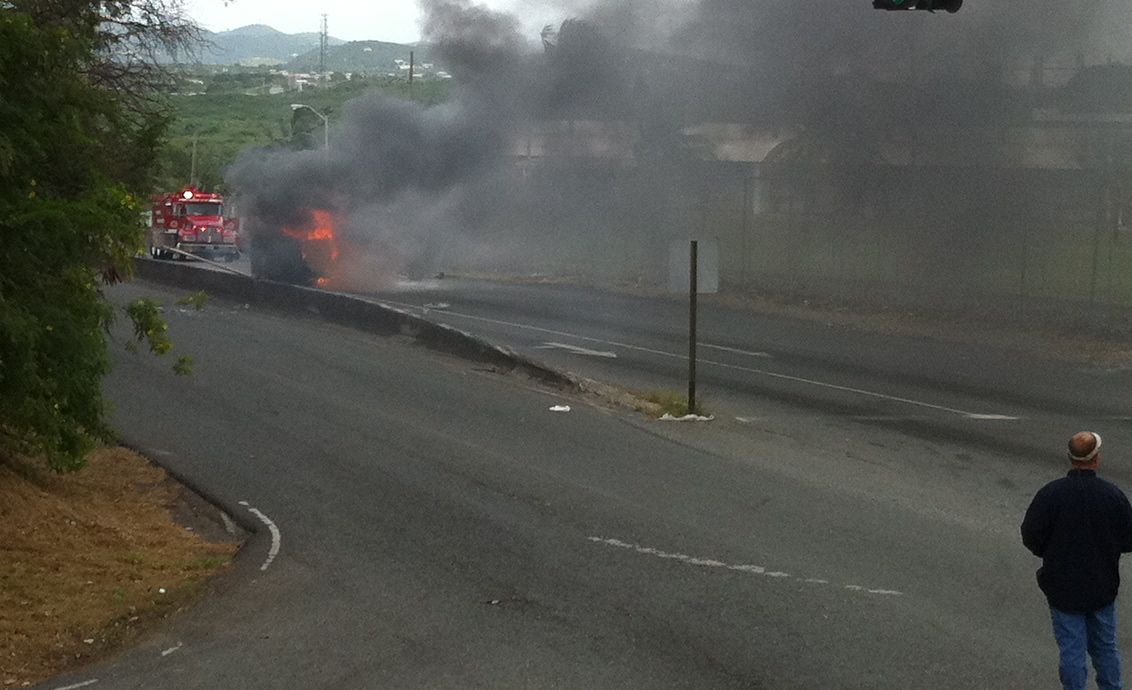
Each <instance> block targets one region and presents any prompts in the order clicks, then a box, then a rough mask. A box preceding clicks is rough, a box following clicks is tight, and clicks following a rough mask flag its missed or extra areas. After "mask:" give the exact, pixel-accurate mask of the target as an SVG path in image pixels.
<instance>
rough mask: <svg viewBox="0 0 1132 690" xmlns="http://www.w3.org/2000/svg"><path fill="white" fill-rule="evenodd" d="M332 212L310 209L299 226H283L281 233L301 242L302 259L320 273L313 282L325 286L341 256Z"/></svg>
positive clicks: (328, 282) (329, 280)
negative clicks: (308, 216) (302, 223)
mask: <svg viewBox="0 0 1132 690" xmlns="http://www.w3.org/2000/svg"><path fill="white" fill-rule="evenodd" d="M335 225H336V223H335V218H334V214H333V213H331V212H330V211H327V210H324V209H312V210H311V211H310V218H309V220H308V221H307V223H305V224H304V225H303V226H302V227H301V228H283V234H284V235H286V236H288V237H293V238H295V239H297V240H299V241H300V242H301V243H302V254H303V260H304V261H306V262H307V265H308V266H310V268H311V270H313V271H314V272H315V273H318V274H320V275H319V278H317V279H316V280H315V283H316V284H317V285H318V286H319V287H326V286H327V285H329V284H330V283H331V280H332V276H333V275H334V273H335V268H336V266H337V263H338V257H339V256H341V250H340V246H339V245H340V240H339V238H338V232H337V231H336V230H335Z"/></svg>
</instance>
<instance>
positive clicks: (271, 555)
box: [240, 501, 283, 570]
mask: <svg viewBox="0 0 1132 690" xmlns="http://www.w3.org/2000/svg"><path fill="white" fill-rule="evenodd" d="M240 505H242V506H244V507H245V508H247V509H248V512H249V513H251V514H252V515H255V516H256V517H257V518H259V520H260V522H262V523H263V524H265V525H267V529H268V530H270V531H271V548H270V549H269V550H268V551H267V560H266V561H264V562H263V565H261V566H260V567H259V569H260V570H267V569H268V567H270V566H271V562H272V561H274V560H275V557H276V556H278V555H279V546H280V544H282V543H283V535H282V534H280V533H279V528H278V527H277V526H276V525H275V523H274V522H272V521H271V518H269V517H267V516H266V515H264V514H263V513H261V512H260V511H259V510H257V509H256V508H253V507H252V506H251V505H250V504H249V503H248V502H247V501H240Z"/></svg>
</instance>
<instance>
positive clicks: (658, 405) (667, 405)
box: [635, 390, 709, 418]
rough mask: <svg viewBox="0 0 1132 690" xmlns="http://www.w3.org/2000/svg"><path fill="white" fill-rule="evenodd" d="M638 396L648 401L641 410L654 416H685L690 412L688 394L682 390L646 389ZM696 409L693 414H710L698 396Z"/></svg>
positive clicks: (637, 394)
mask: <svg viewBox="0 0 1132 690" xmlns="http://www.w3.org/2000/svg"><path fill="white" fill-rule="evenodd" d="M635 395H636V396H637V397H638V398H640V399H641V400H643V401H645V402H646V403H648V405H647V406H640V408H639V409H640V410H641V411H642V412H645V413H647V414H649V415H651V416H653V417H658V418H659V417H663V416H664V415H666V414H670V415H672V416H673V417H683V416H684V415H686V414H689V412H688V396H687V395H686V394H684V393H683V392H681V391H675V390H656V391H644V392H640V393H636V394H635ZM696 398H697V401H696V409H695V410H692V412H691V414H698V415H704V416H708V414H709V413H708V412H706V411H705V410H704V406H703V404H702V402H701V401H700V400H699V399H698V398H699V396H696Z"/></svg>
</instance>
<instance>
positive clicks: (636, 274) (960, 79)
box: [229, 0, 1132, 292]
mask: <svg viewBox="0 0 1132 690" xmlns="http://www.w3.org/2000/svg"><path fill="white" fill-rule="evenodd" d="M421 6H422V8H423V10H424V13H425V20H424V23H423V31H424V38H425V41H426V42H428V43H431V44H434V45H435V46H436V51H437V53H438V55H439V56H440V57H439V58H438V59H437V62H438V63H440V64H441V65H443V66H444V68H445V69H447V70H448V71H450V72H451V73H452V74H453V75H454V76H455V78H456V79H455V81H456V83H458V86H457V87H456V88H455V89H454V93H453V94H452V97H451V98H450V99H449V100H448V101H447V102H446V103H444V104H442V105H437V106H432V107H424V106H422V105H419V104H417V103H412V102H406V101H399V100H395V99H391V98H388V97H383V96H369V97H365V98H361V99H358V100H356V101H353V102H351V103H350V104H349V105H348V106H347V107H346V108H345V109H344V112H343V113H342V116H341V118H340V119H339V121H337V122H336V123H335V127H334V129H333V130H332V137H331V139H332V141H331V150H330V152H329V156H328V157H326V156H323V152H321V151H300V152H271V153H268V152H263V151H249V152H246V154H245V155H244V156H243V157H242V158H241V160H240V161H238V163H237V164H236V165H235V166H233V168H232V170H231V171H230V174H229V182H230V184H231V186H232V188H233V189H234V190H235V191H236V193H237V194H238V195H239V196H240V198H241V200H242V208H243V209H244V210H245V212H246V214H247V216H248V220H247V222H246V226H247V227H248V229H249V231H250V234H251V235H252V242H253V255H255V254H258V255H259V261H258V265H259V267H260V273H261V274H262V275H266V276H268V277H277V278H282V279H285V280H299V281H301V280H305V279H307V278H309V276H304V275H303V274H302V272H301V271H300V272H297V273H296V272H295V271H293V270H291V268H293V266H292V265H291V263H288V262H292V263H293V261H292V260H293V258H294V256H293V254H294V251H295V250H294V248H293V247H290V246H288V245H287V243H285V242H283V243H280V242H279V241H277V240H278V235H279V232H280V229H281V228H286V227H295V226H297V225H302V224H304V223H307V222H309V213H310V210H311V209H326V210H329V211H332V212H333V213H334V214H335V216H336V217H337V218H338V219H339V230H340V232H341V233H342V236H343V239H344V241H345V242H346V243H347V246H348V247H350V251H356V252H361V253H365V254H366V255H368V256H369V257H370V258H369V259H367V260H366V261H356V262H355V266H360V267H361V268H355V269H354V270H353V271H351V273H352V275H351V277H350V279H349V280H346V281H343V282H346V283H349V284H350V286H353V287H373V286H380V284H381V282H382V280H387V279H388V277H389V275H390V274H395V273H399V272H404V271H408V272H409V273H411V274H414V275H422V274H424V273H427V272H431V271H434V270H442V269H443V270H450V269H451V268H466V269H491V270H502V271H518V272H529V271H548V272H558V273H581V272H586V273H590V274H594V275H596V276H598V277H603V278H606V279H611V278H612V279H617V280H634V281H643V282H651V283H663V282H664V278H663V275H660V272H661V271H663V267H664V266H665V265H666V259H665V256H664V252H665V251H667V249H666V248H667V245H668V242H669V240H670V239H671V238H674V237H687V236H690V235H696V234H700V235H704V234H707V235H712V236H718V237H719V238H720V239H721V242H723V243H724V245H726V244H728V243H729V242H730V243H731V244H732V245H733V246H732V247H730V249H728V248H727V247H726V246H725V247H724V249H725V253H727V254H728V255H732V254H734V256H736V257H738V258H735V259H732V263H730V264H725V265H724V266H723V267H722V269H723V270H724V277H725V282H730V283H732V284H736V285H743V284H745V285H749V286H755V287H758V286H759V285H763V284H768V283H773V282H775V281H776V280H777V279H776V275H777V273H776V270H779V271H780V270H782V269H781V267H783V266H787V265H789V266H791V271H792V272H794V273H800V274H802V275H810V273H808V272H810V271H811V270H812V275H813V276H814V280H812V281H802V282H798V280H799V279H796V278H795V279H792V280H793V281H794V282H793V283H792V285H793V286H794V288H796V289H798V290H801V291H813V290H818V289H820V288H821V286H822V285H823V284H824V283H822V281H827V282H828V281H832V283H845V282H847V281H849V282H854V281H855V282H860V283H869V282H870V281H873V282H875V281H876V280H878V279H879V278H878V275H877V272H878V271H877V269H878V268H880V267H883V268H884V269H885V271H886V273H887V272H888V269H889V268H890V266H889V265H888V264H890V263H892V262H897V263H900V264H902V265H905V266H908V267H910V268H909V269H908V271H907V272H906V273H907V275H906V276H904V277H903V278H902V277H901V276H902V275H904V272H901V271H896V272H895V273H896V276H897V277H896V278H892V279H890V281H899V280H904V279H907V280H912V279H923V280H929V279H931V278H932V276H935V278H936V279H938V280H940V281H945V282H946V281H954V280H955V279H956V278H957V277H959V276H965V275H966V276H969V275H970V272H969V270H968V269H967V268H964V266H965V263H966V259H962V258H960V259H956V258H954V257H952V256H951V255H950V254H948V253H947V252H948V247H954V246H955V245H956V244H958V245H961V246H965V247H966V248H967V249H968V250H974V251H986V250H988V246H989V245H987V244H986V242H984V240H983V239H982V237H983V236H984V235H991V234H1001V233H1000V231H1003V232H1006V233H1007V235H1008V236H1009V237H1011V238H1015V239H1018V241H1021V239H1019V238H1018V237H1015V236H1016V235H1017V234H1018V233H1019V232H1021V230H1020V228H1022V226H1024V225H1026V224H1030V225H1032V221H1033V218H1032V217H1033V216H1034V215H1035V213H1034V211H1033V208H1031V207H1030V205H1029V203H1030V202H1029V201H1028V199H1030V197H1031V196H1032V193H1031V192H1026V191H1025V190H1029V189H1030V188H1035V189H1037V188H1039V187H1040V188H1041V190H1043V191H1041V192H1040V193H1041V194H1046V193H1047V191H1045V190H1046V188H1045V187H1041V185H1047V184H1048V185H1053V186H1055V187H1057V188H1058V189H1059V190H1061V189H1070V190H1076V189H1077V187H1078V186H1079V185H1078V186H1074V185H1073V184H1071V183H1067V182H1065V181H1064V180H1062V179H1061V178H1057V179H1056V180H1052V178H1049V179H1047V178H1048V177H1049V176H1046V177H1045V178H1043V180H1041V181H1039V182H1040V184H1039V185H1038V187H1035V184H1036V183H1034V182H1033V181H1031V180H1029V179H1028V178H1026V177H1025V176H1021V177H1018V176H1014V177H1017V185H1018V186H1019V189H1021V190H1023V192H1024V193H1023V192H1020V193H1023V197H1022V198H1019V197H1018V196H1017V194H1014V193H1011V194H1009V197H1010V201H1009V202H1008V203H1005V202H1003V198H1004V195H1003V193H1001V192H1002V191H1003V190H1000V193H995V194H981V193H978V190H977V189H976V191H975V193H972V190H971V188H970V181H971V180H973V179H977V180H981V181H983V182H980V184H983V183H985V184H990V185H994V184H995V183H994V180H995V179H997V178H996V176H995V174H993V173H988V172H986V171H987V170H994V169H999V168H1009V169H1012V170H1014V169H1020V168H1021V169H1024V168H1033V167H1037V168H1042V169H1074V170H1082V169H1087V168H1089V167H1090V166H1091V165H1092V162H1091V160H1092V159H1091V158H1090V156H1092V154H1090V153H1089V151H1090V150H1092V149H1090V148H1089V146H1090V144H1088V142H1089V141H1090V139H1089V136H1091V135H1088V134H1087V133H1086V134H1080V133H1077V132H1075V131H1073V132H1068V133H1066V132H1062V130H1060V129H1058V130H1056V131H1054V130H1053V129H1051V128H1050V127H1048V126H1045V125H1043V126H1042V127H1032V126H1031V124H1032V123H1033V120H1034V117H1035V116H1034V115H1033V113H1035V112H1038V111H1043V110H1049V109H1056V108H1060V109H1061V110H1069V111H1071V110H1074V108H1075V107H1076V106H1077V105H1078V104H1076V103H1066V102H1064V100H1062V101H1058V100H1057V99H1056V98H1055V94H1058V93H1062V94H1063V93H1067V92H1068V91H1066V90H1065V89H1062V87H1063V86H1064V85H1065V84H1066V83H1067V82H1070V81H1071V79H1072V78H1073V77H1074V75H1076V74H1078V73H1079V72H1080V70H1081V68H1082V67H1087V66H1089V65H1097V64H1103V63H1107V62H1112V61H1124V60H1128V59H1129V55H1128V54H1127V51H1128V46H1129V44H1130V43H1132V42H1130V41H1129V40H1128V37H1129V32H1128V31H1127V30H1124V31H1123V32H1122V31H1121V30H1120V29H1119V28H1114V27H1127V26H1129V25H1130V22H1132V9H1130V8H1129V6H1128V4H1127V3H1124V4H1121V3H1108V4H1101V3H1083V4H1082V3H1065V2H1060V1H1054V0H995V2H993V3H992V2H988V1H986V0H984V1H981V2H980V1H979V0H968V2H967V3H966V5H965V6H964V7H963V9H962V10H961V11H960V12H959V13H958V14H955V15H949V14H943V13H940V14H930V13H927V12H881V11H876V10H873V9H872V8H871V3H870V2H869V1H868V0H856V1H852V2H851V1H846V0H836V1H834V0H830V1H829V2H823V3H798V2H783V1H772V0H700V1H699V2H692V1H682V0H661V1H658V2H652V3H641V2H593V3H589V2H581V1H575V2H557V3H554V2H549V1H542V2H538V3H535V4H533V5H531V6H530V7H528V8H527V10H526V12H528V13H530V12H534V11H537V12H539V13H542V14H545V15H546V17H547V19H546V23H547V25H548V30H547V31H544V34H543V36H541V37H539V36H526V35H523V33H522V29H521V27H522V26H523V24H524V22H529V17H526V16H525V17H523V20H524V21H523V22H521V21H520V19H519V18H518V17H516V16H513V15H510V14H507V13H503V12H498V11H493V10H491V9H488V8H485V7H483V6H481V5H477V4H475V3H472V2H468V1H467V0H448V1H445V0H422V2H421ZM1121 51H1124V52H1121ZM1121 136H1126V135H1123V134H1122V135H1121ZM1059 137H1060V138H1059ZM1078 139H1080V141H1078ZM1063 140H1064V141H1063ZM1121 141H1123V140H1121ZM1081 142H1084V143H1081ZM1114 142H1115V143H1114ZM1119 143H1120V142H1119V141H1115V140H1112V141H1109V144H1112V145H1118V144H1119ZM1092 146H1093V147H1094V148H1095V142H1094V144H1092ZM1064 151H1072V152H1073V156H1075V158H1074V160H1073V161H1071V162H1069V163H1066V162H1065V160H1066V159H1067V156H1068V154H1066V153H1064ZM1093 157H1095V156H1093ZM957 166H958V167H974V168H978V169H979V170H982V171H984V172H982V173H975V174H973V176H972V175H959V176H954V175H935V176H934V177H933V176H932V174H931V171H930V169H933V168H937V167H942V168H947V169H949V170H950V169H952V168H955V167H957ZM1007 177H1010V176H1007ZM1011 179H1013V177H1012V178H1011ZM945 180H954V181H948V182H946V183H945V182H944V181H945ZM1050 180H1052V181H1050ZM870 181H883V182H884V183H885V184H888V183H891V187H889V188H888V189H896V190H901V189H905V188H907V187H908V186H910V185H918V186H917V187H914V188H915V189H918V190H919V191H917V192H914V193H912V195H911V197H908V198H907V199H906V200H905V201H901V200H899V199H893V198H888V197H885V196H878V195H877V194H876V193H875V191H873V190H872V187H873V186H874V185H872V184H871V183H870ZM933 187H939V189H934V190H933V189H931V188H933ZM1004 189H1005V188H1004ZM925 190H930V193H929V192H928V191H925ZM1015 191H1017V190H1015ZM1074 193H1076V192H1074ZM917 195H918V196H917ZM892 196H906V197H907V196H908V195H892ZM1067 203H1070V204H1077V205H1079V206H1082V207H1086V206H1089V205H1090V204H1093V203H1094V202H1093V201H1092V200H1091V199H1084V198H1081V199H1078V198H1076V197H1075V198H1073V199H1071V200H1069V201H1067ZM1004 204H1005V205H1004ZM1003 208H1007V209H1008V213H1007V212H1004V211H1003V210H1002V209H1003ZM1004 214H1005V215H1004ZM1079 220H1080V219H1078V221H1079ZM1090 222H1091V221H1090ZM1079 224H1080V223H1079ZM909 228H911V229H910V230H909ZM1027 232H1029V230H1027ZM1050 232H1053V229H1052V228H1051V229H1050ZM851 233H852V237H850V234H851ZM870 233H871V234H870ZM940 233H943V235H942V236H943V237H945V238H947V237H957V238H958V239H959V241H958V242H949V241H947V240H944V241H942V242H941V241H940V240H939V237H940ZM956 233H958V235H956ZM862 237H865V238H867V241H869V242H872V243H877V244H887V245H888V249H885V250H884V251H881V250H878V251H880V252H881V254H884V252H885V251H887V252H889V253H888V254H884V255H883V256H878V257H874V258H872V259H868V258H866V257H864V256H863V255H861V256H859V257H858V259H859V261H858V263H854V262H853V261H849V262H848V263H846V264H845V266H848V268H846V267H845V266H842V267H839V268H837V269H836V270H833V269H832V268H831V267H830V266H829V265H827V264H829V257H828V256H826V257H825V258H824V259H823V258H822V257H823V256H825V255H826V254H829V255H830V256H832V255H834V254H837V253H838V252H840V251H844V252H845V253H846V254H847V255H850V256H856V255H859V254H860V250H859V247H854V246H852V245H854V244H857V245H859V244H860V243H861V241H862ZM1019 237H1020V236H1019ZM752 238H754V240H752ZM921 240H922V242H921ZM752 241H757V242H759V243H760V244H761V251H762V252H763V253H770V254H771V256H772V258H771V259H769V260H768V261H766V262H765V263H760V261H762V259H759V258H758V257H755V256H754V255H753V252H752V249H751V247H750V246H749V245H750V243H751V242H752ZM740 245H741V246H740ZM842 245H844V246H842ZM999 249H1001V250H1002V251H1004V252H1007V253H1011V252H1014V251H1015V250H1014V249H1011V248H1010V247H1005V246H1004V247H1001V248H999ZM996 251H997V250H996ZM774 252H777V253H774ZM813 252H817V253H816V254H815V253H813ZM823 252H824V254H823ZM1011 256H1013V254H1011ZM1011 260H1014V259H1011ZM1031 260H1032V257H1030V258H1027V257H1023V258H1022V259H1020V261H1021V262H1022V263H1021V264H1020V265H1019V267H1018V270H1019V271H1020V272H1021V274H1022V281H1023V282H1022V289H1026V284H1025V281H1026V280H1027V278H1026V275H1027V264H1026V262H1027V261H1031ZM870 262H871V263H870ZM843 263H845V262H843ZM776 266H777V267H779V268H777V269H776ZM925 266H926V267H929V269H930V270H928V272H927V274H925V273H924V269H923V267H925ZM289 267H290V268H289ZM371 270H372V271H374V272H381V273H382V274H383V277H382V278H378V277H370V278H365V276H366V274H367V271H371ZM925 275H926V276H927V277H926V278H924V276H925ZM1033 275H1034V273H1033V271H1030V279H1031V280H1032V279H1033ZM987 280H989V281H990V282H991V283H994V282H995V281H996V280H1000V279H999V278H994V277H993V276H992V277H991V278H988V279H987ZM1012 280H1014V278H1013V277H1011V278H1006V279H1001V281H1005V283H1004V285H1006V284H1007V283H1010V281H1012ZM832 283H831V284H832ZM929 283H930V280H929ZM893 284H894V285H895V284H896V283H893ZM927 287H929V288H930V287H931V286H930V285H927ZM983 287H987V286H983ZM1015 288H1017V286H1014V287H1010V286H1009V285H1006V287H1003V285H998V284H997V283H995V284H994V285H990V286H989V287H987V289H990V290H992V291H994V290H999V291H1001V290H1007V291H1010V290H1013V289H1015ZM959 292H962V291H961V290H960V291H959Z"/></svg>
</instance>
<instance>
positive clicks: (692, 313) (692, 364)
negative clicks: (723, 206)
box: [688, 240, 700, 414]
mask: <svg viewBox="0 0 1132 690" xmlns="http://www.w3.org/2000/svg"><path fill="white" fill-rule="evenodd" d="M690 254H691V263H690V264H689V266H688V269H689V270H688V273H689V279H688V414H695V413H696V293H697V291H698V288H699V275H698V272H699V263H700V262H699V261H698V258H699V257H698V254H699V243H698V242H697V241H696V240H692V245H691V252H690Z"/></svg>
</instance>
